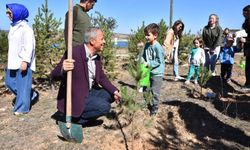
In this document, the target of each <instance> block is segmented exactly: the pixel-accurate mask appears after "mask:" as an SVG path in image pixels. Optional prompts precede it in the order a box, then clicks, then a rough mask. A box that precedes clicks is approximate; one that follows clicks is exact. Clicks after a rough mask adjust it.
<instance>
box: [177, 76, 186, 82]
mask: <svg viewBox="0 0 250 150" xmlns="http://www.w3.org/2000/svg"><path fill="white" fill-rule="evenodd" d="M184 79H185V78H183V77H181V76H176V77H175V81H177V80H184Z"/></svg>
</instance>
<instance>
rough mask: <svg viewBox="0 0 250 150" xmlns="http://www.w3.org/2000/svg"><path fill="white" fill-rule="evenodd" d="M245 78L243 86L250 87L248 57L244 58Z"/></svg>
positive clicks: (249, 58)
mask: <svg viewBox="0 0 250 150" xmlns="http://www.w3.org/2000/svg"><path fill="white" fill-rule="evenodd" d="M245 76H246V82H245V86H249V87H250V56H246V67H245Z"/></svg>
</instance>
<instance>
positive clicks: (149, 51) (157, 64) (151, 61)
mask: <svg viewBox="0 0 250 150" xmlns="http://www.w3.org/2000/svg"><path fill="white" fill-rule="evenodd" d="M142 59H143V61H144V62H146V63H147V64H148V67H149V68H151V71H150V74H151V76H164V73H165V62H164V49H163V47H162V46H161V45H160V43H159V42H156V43H155V44H153V45H151V44H149V43H146V45H145V48H144V51H143V54H142Z"/></svg>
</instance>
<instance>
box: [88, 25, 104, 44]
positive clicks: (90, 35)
mask: <svg viewBox="0 0 250 150" xmlns="http://www.w3.org/2000/svg"><path fill="white" fill-rule="evenodd" d="M98 30H101V29H100V28H96V27H90V28H88V29H87V30H86V31H85V32H84V43H85V44H87V43H89V42H90V41H91V40H93V39H95V38H96V37H97V31H98Z"/></svg>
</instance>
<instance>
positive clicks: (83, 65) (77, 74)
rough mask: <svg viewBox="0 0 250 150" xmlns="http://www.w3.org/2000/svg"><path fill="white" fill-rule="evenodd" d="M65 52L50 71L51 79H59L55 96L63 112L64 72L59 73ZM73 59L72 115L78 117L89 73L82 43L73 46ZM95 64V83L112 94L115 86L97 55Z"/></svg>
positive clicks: (87, 90)
mask: <svg viewBox="0 0 250 150" xmlns="http://www.w3.org/2000/svg"><path fill="white" fill-rule="evenodd" d="M66 57H67V56H66V53H65V54H64V56H63V57H62V59H61V61H60V63H59V64H58V65H57V66H56V67H55V69H54V70H53V71H52V72H51V77H52V79H56V80H61V85H60V88H59V92H58V96H57V109H58V110H59V111H60V112H63V113H64V112H65V110H66V107H65V105H66V103H65V99H66V83H67V82H66V81H67V76H66V73H63V74H62V73H61V68H62V63H63V60H64V59H65V58H66ZM72 57H73V59H74V60H75V63H74V69H73V71H72V116H73V117H79V116H80V115H81V114H82V112H83V110H84V108H85V102H86V98H87V97H88V95H89V75H88V65H87V58H86V51H85V47H84V45H83V44H82V45H78V46H75V47H73V55H72ZM95 64H96V78H95V83H96V84H99V85H101V86H102V87H103V88H104V89H105V90H107V91H108V92H109V93H111V94H113V93H114V92H115V91H116V90H117V88H116V87H115V86H114V85H113V84H112V83H111V82H110V81H109V80H108V78H107V77H106V75H105V74H104V71H103V70H102V64H101V58H100V56H99V55H98V57H97V58H96V60H95Z"/></svg>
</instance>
